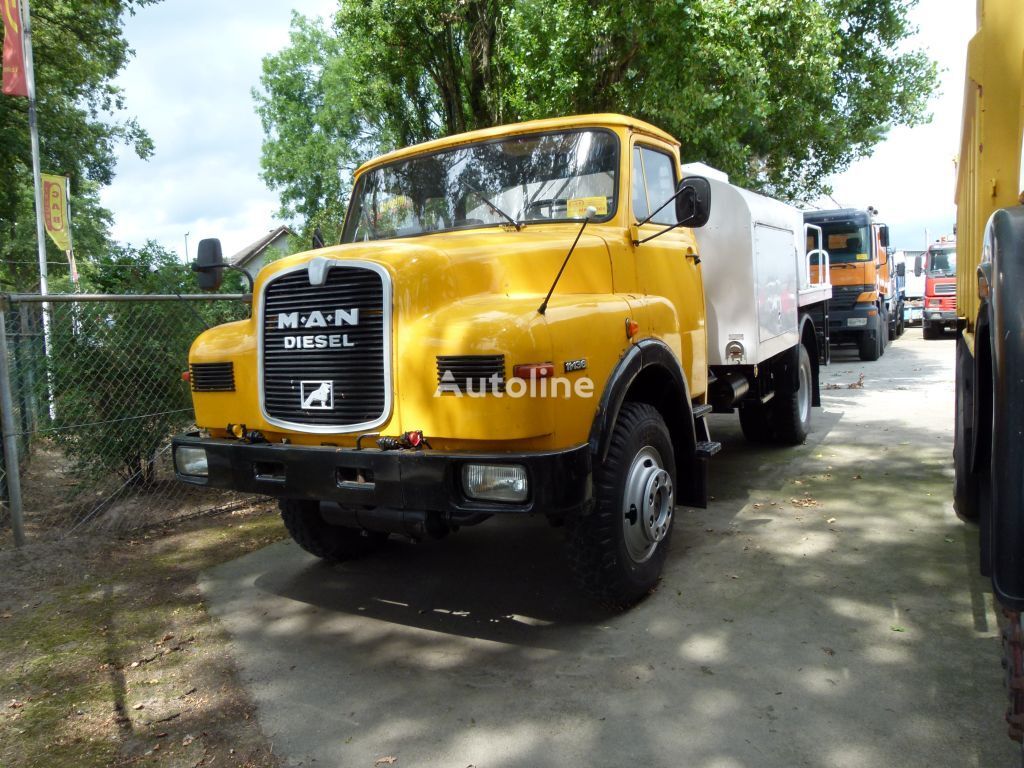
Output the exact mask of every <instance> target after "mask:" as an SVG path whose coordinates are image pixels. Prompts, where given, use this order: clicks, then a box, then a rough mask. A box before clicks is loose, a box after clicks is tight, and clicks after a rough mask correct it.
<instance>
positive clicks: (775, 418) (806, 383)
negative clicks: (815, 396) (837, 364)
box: [771, 344, 814, 445]
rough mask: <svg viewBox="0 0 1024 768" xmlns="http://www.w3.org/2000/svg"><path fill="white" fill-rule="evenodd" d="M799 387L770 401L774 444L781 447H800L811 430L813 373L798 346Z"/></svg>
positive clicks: (807, 359)
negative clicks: (778, 444)
mask: <svg viewBox="0 0 1024 768" xmlns="http://www.w3.org/2000/svg"><path fill="white" fill-rule="evenodd" d="M797 380H798V383H799V387H798V389H797V391H796V392H792V393H790V394H788V395H782V394H777V395H775V398H774V399H773V400H772V401H771V406H772V412H771V420H772V426H773V427H774V432H775V440H776V442H779V443H782V444H783V445H800V444H801V443H802V442H804V440H806V439H807V433H808V432H810V429H811V387H813V386H814V371H813V370H812V369H811V356H810V355H808V354H807V348H806V347H805V346H804V345H803V344H801V345H800V363H799V367H798V368H797Z"/></svg>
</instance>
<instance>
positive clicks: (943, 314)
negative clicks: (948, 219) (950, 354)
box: [914, 237, 957, 339]
mask: <svg viewBox="0 0 1024 768" xmlns="http://www.w3.org/2000/svg"><path fill="white" fill-rule="evenodd" d="M914 273H915V274H917V275H919V276H923V277H924V308H923V311H922V319H921V332H922V333H923V334H924V337H925V338H926V339H936V338H938V337H939V336H940V335H941V334H942V331H943V330H945V329H949V330H955V329H956V318H957V314H956V239H955V238H952V237H949V238H947V237H942V238H939V239H938V240H936V241H935V242H934V243H932V244H931V245H929V246H928V250H926V251H925V252H924V253H923V254H921V256H920V257H919V258H918V259H917V261H916V262H915V264H914Z"/></svg>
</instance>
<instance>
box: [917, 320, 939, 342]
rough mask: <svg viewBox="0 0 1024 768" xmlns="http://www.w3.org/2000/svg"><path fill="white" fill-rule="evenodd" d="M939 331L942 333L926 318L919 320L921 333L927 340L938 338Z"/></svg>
mask: <svg viewBox="0 0 1024 768" xmlns="http://www.w3.org/2000/svg"><path fill="white" fill-rule="evenodd" d="M940 333H942V330H941V329H939V328H936V327H935V326H934V325H932V324H931V323H929V322H928V321H927V320H922V321H921V335H922V336H924V337H925V339H928V340H929V341H931V340H932V339H937V338H939V334H940Z"/></svg>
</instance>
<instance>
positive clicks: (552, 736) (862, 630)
mask: <svg viewBox="0 0 1024 768" xmlns="http://www.w3.org/2000/svg"><path fill="white" fill-rule="evenodd" d="M952 362H953V342H952V340H951V339H950V338H947V339H945V340H942V341H932V342H924V341H923V340H922V339H921V332H920V330H909V331H908V332H907V334H906V335H905V336H904V337H903V338H902V339H900V340H899V341H897V342H896V343H895V344H894V345H893V346H892V347H890V348H889V350H888V351H887V352H886V354H885V356H884V357H883V358H882V359H881V360H880V361H878V362H876V363H861V362H859V361H858V360H857V359H856V356H855V355H854V354H853V353H852V352H846V351H840V352H839V353H837V354H836V356H835V359H834V361H833V364H832V366H831V367H830V368H829V369H827V370H826V371H825V372H824V376H823V383H826V384H828V385H830V387H838V388H830V389H828V390H827V391H825V392H823V396H824V408H823V409H822V410H821V411H816V412H815V419H816V422H815V430H814V434H813V435H812V437H811V439H810V440H808V442H807V444H806V445H804V446H802V447H800V448H797V449H785V450H783V449H771V448H756V449H755V448H752V447H748V446H747V445H746V444H745V443H744V441H743V438H742V436H741V434H740V432H739V427H738V424H737V423H736V422H735V420H734V419H733V418H732V417H715V420H714V422H713V424H712V429H713V431H714V433H715V436H716V438H718V439H720V440H722V442H723V443H724V446H725V447H724V450H723V451H722V453H721V454H719V456H718V457H716V459H715V460H714V462H713V469H712V478H711V479H712V489H713V490H712V492H713V493H714V494H715V497H716V498H715V500H714V502H713V504H712V506H711V508H710V509H708V510H706V511H704V510H701V511H687V510H682V509H681V510H679V513H680V516H679V518H678V520H677V526H676V531H675V538H674V541H673V543H672V550H671V553H670V557H669V562H668V566H667V569H666V572H665V577H664V581H663V583H662V584H661V587H660V588H659V589H658V591H657V592H656V593H655V594H653V595H652V596H651V597H650V598H648V599H647V600H646V601H645V602H644V603H643V604H641V605H640V606H638V607H636V608H635V609H633V610H632V611H630V612H628V613H626V614H624V615H619V616H614V615H606V614H601V613H596V612H594V611H593V610H592V609H589V608H588V607H587V606H586V604H585V603H584V602H583V601H582V600H580V598H579V597H578V596H577V595H576V594H575V593H574V592H573V591H572V589H571V587H570V586H569V585H568V580H569V575H568V573H567V570H566V567H565V564H564V562H563V560H562V557H561V553H560V536H559V532H558V531H555V530H552V529H549V528H548V527H547V525H546V524H545V523H544V522H543V521H508V520H504V521H492V522H491V523H490V524H486V525H483V526H480V527H479V528H476V529H470V530H464V531H462V532H460V533H459V534H458V535H456V536H453V537H451V538H449V539H447V540H445V541H442V542H434V543H429V544H424V545H420V546H414V545H411V544H403V543H398V542H396V543H394V545H393V546H390V547H389V548H388V549H387V550H386V551H385V552H383V553H381V554H379V555H375V556H373V557H371V558H369V559H366V560H363V561H360V562H356V563H350V564H345V565H342V566H335V567H331V566H328V565H325V564H322V563H320V562H318V561H316V560H315V559H314V558H312V557H310V556H308V555H306V554H304V553H303V552H302V551H300V550H299V549H298V547H296V546H294V545H293V544H291V543H290V542H288V543H281V544H277V545H275V546H272V547H269V548H267V549H265V550H263V551H260V552H256V553H254V554H251V555H249V556H247V557H244V558H242V559H240V560H237V561H235V562H232V563H229V564H227V565H224V566H222V567H220V568H218V569H216V570H214V571H212V572H210V573H209V574H207V578H206V581H205V585H204V588H205V590H206V594H207V595H208V597H209V602H210V605H211V607H212V609H213V611H214V612H215V614H216V615H217V616H218V617H219V618H220V619H221V621H223V622H224V624H225V625H226V626H227V628H228V630H229V631H230V633H231V634H232V636H233V639H234V645H235V650H236V659H237V660H238V663H239V664H240V666H241V668H242V670H243V678H244V679H245V680H246V682H247V684H248V685H249V686H250V687H251V690H252V693H253V694H254V696H255V698H256V700H257V702H258V703H259V707H260V719H261V723H262V726H263V728H264V730H265V731H266V732H267V734H268V735H269V736H270V738H271V739H272V740H273V742H274V751H275V753H277V754H279V755H281V756H282V757H283V761H284V763H285V764H286V765H289V766H291V765H305V766H344V767H345V768H349V767H350V766H351V767H353V768H357V767H360V766H366V768H372V766H374V763H375V761H377V760H378V759H379V758H385V757H395V758H397V762H395V763H394V764H395V765H397V766H399V768H401V766H406V768H412V767H413V766H416V767H417V768H419V767H434V766H437V767H444V768H466V767H467V766H475V767H476V768H512V767H513V766H516V767H522V768H532V767H534V766H581V767H583V768H589V767H591V766H595V767H604V766H608V767H613V766H614V767H618V766H645V767H647V766H654V767H655V768H661V767H663V766H664V767H665V768H669V767H675V766H685V767H686V768H739V767H741V766H742V767H744V768H773V767H776V766H778V767H779V768H782V767H783V766H785V767H786V768H793V767H795V766H813V767H814V768H881V767H885V766H929V767H934V766H956V767H957V768H959V767H960V766H979V767H980V768H992V767H993V766H999V767H1000V768H1001V767H1002V766H1010V765H1013V764H1015V763H1014V756H1015V754H1016V750H1015V749H1014V747H1013V745H1012V743H1011V742H1010V741H1009V740H1008V739H1007V738H1006V736H1005V733H1004V726H1003V724H1002V710H1003V702H1004V693H1003V689H1002V681H1001V671H1000V667H999V657H1000V651H999V642H998V632H997V627H996V624H995V617H994V614H993V611H992V602H991V596H990V595H989V593H988V592H987V591H986V584H985V582H984V581H983V580H981V579H980V578H977V577H975V576H974V572H975V568H974V557H975V555H974V552H975V549H976V534H975V532H974V531H973V530H971V529H969V528H967V527H965V526H964V525H963V524H962V523H961V522H959V521H958V520H957V518H956V517H955V516H954V514H953V512H952V506H951V500H950V494H951V483H952V462H951V458H950V450H951V443H952V391H953V368H952ZM862 373H863V375H864V379H863V388H854V389H850V388H848V387H847V385H848V384H850V383H854V382H857V381H858V377H859V375H860V374H862Z"/></svg>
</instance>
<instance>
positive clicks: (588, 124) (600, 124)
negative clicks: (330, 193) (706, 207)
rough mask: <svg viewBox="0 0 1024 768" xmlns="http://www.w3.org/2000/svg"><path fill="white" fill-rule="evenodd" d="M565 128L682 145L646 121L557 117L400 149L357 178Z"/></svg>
mask: <svg viewBox="0 0 1024 768" xmlns="http://www.w3.org/2000/svg"><path fill="white" fill-rule="evenodd" d="M565 128H628V129H630V130H632V131H635V132H637V133H644V134H647V135H649V136H653V137H654V138H657V139H660V140H662V141H664V142H666V143H668V144H671V145H672V146H674V147H678V146H679V142H678V141H676V139H675V138H673V137H672V136H671V135H670V134H668V133H666V132H665V131H663V130H661V128H658V127H656V126H653V125H651V124H650V123H647V122H644V121H643V120H638V119H636V118H634V117H627V116H626V115H618V114H615V113H611V112H607V113H602V114H595V115H573V116H570V117H553V118H547V119H544V120H530V121H528V122H525V123H512V124H510V125H497V126H494V127H493V128H482V129H480V130H478V131H469V132H467V133H457V134H455V135H453V136H445V137H444V138H441V139H434V140H433V141H426V142H423V143H422V144H413V145H412V146H409V147H403V148H402V149H396V150H394V151H392V152H388V153H387V154H385V155H381V156H380V157H375V158H373V159H372V160H369V161H367V162H365V163H363V164H362V165H361V166H359V168H358V169H357V170H356V175H357V176H358V175H360V174H362V173H364V172H365V171H367V170H369V169H370V168H374V167H376V166H379V165H385V164H387V163H391V162H394V161H395V160H401V159H403V158H406V157H411V156H413V155H421V154H425V153H429V152H436V151H437V150H440V149H448V148H450V147H457V146H460V145H463V144H471V143H473V142H477V141H486V140H487V139H495V138H500V137H502V136H515V135H518V134H523V133H539V132H543V131H558V130H562V129H565Z"/></svg>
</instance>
